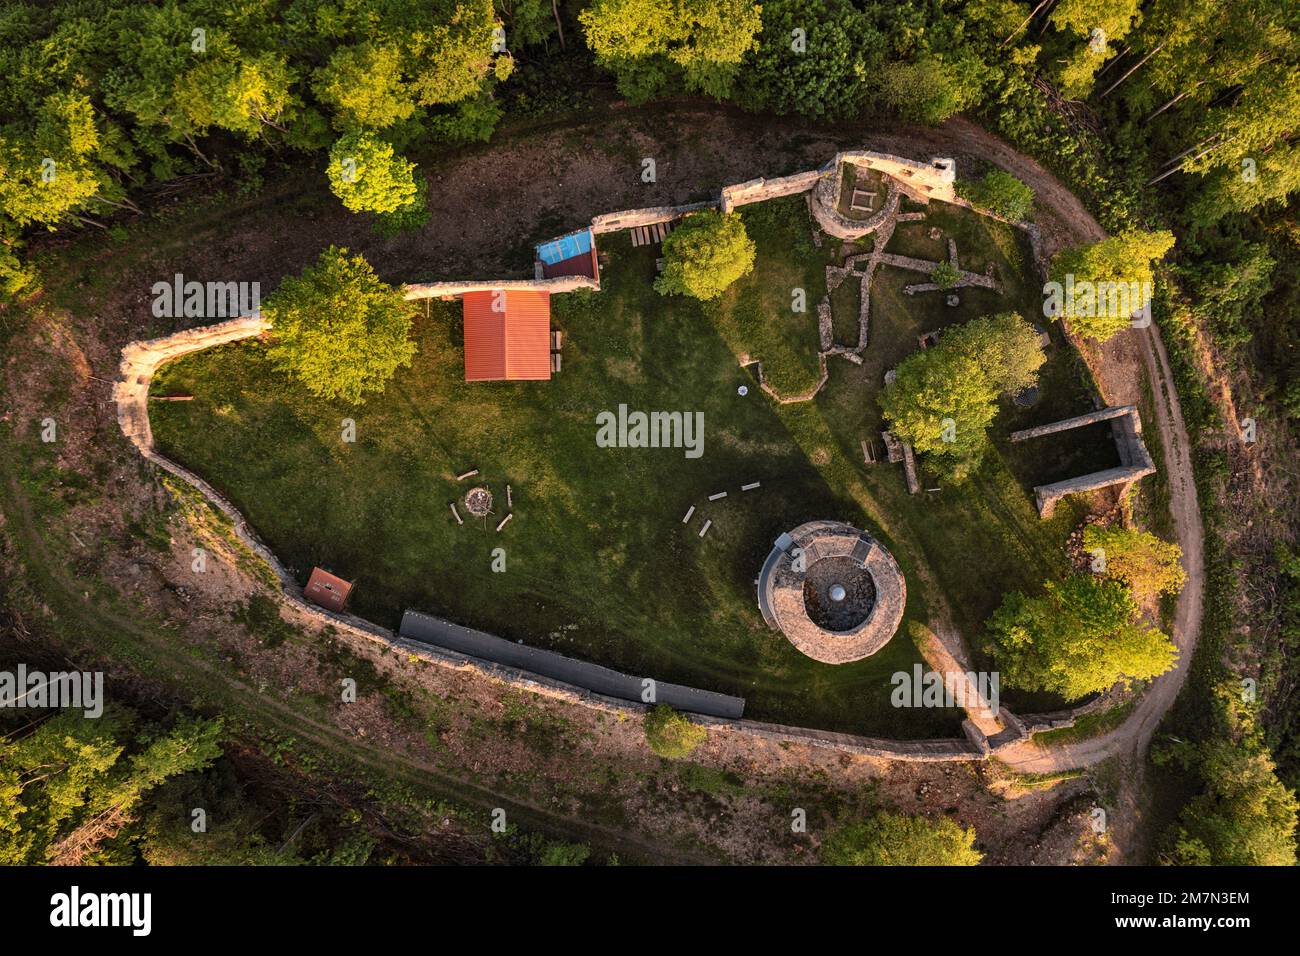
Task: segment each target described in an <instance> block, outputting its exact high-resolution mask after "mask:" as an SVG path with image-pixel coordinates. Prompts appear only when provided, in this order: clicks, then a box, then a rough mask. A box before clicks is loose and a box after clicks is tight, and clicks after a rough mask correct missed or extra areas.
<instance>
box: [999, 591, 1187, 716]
mask: <svg viewBox="0 0 1300 956" xmlns="http://www.w3.org/2000/svg"><path fill="white" fill-rule="evenodd" d="M989 633H990V634H991V636H992V639H993V643H992V647H991V650H992V652H993V654H994V657H995V659H996V660H997V664H998V668H999V670H1000V671H1001V673H1002V677H1003V680H1004V681H1005V682H1006V683H1007V685H1008V686H1011V687H1020V688H1024V689H1026V690H1045V691H1051V692H1053V693H1056V694H1060V695H1061V696H1062V697H1064V698H1065V699H1066V700H1078V699H1079V698H1081V697H1086V696H1087V695H1088V694H1095V693H1099V692H1101V691H1104V690H1108V689H1109V688H1110V687H1112V686H1113V685H1114V684H1116V683H1117V682H1122V681H1131V680H1148V679H1150V678H1152V677H1158V676H1159V675H1161V674H1163V673H1164V672H1165V671H1167V670H1169V669H1170V668H1171V667H1173V666H1174V663H1175V661H1176V660H1177V656H1178V654H1177V649H1176V648H1175V647H1174V644H1173V641H1171V640H1170V639H1169V638H1168V637H1167V636H1166V635H1164V634H1162V633H1160V631H1158V630H1157V629H1156V628H1154V627H1152V626H1151V625H1149V624H1146V623H1144V622H1142V621H1140V620H1139V619H1138V606H1137V602H1136V601H1134V600H1133V596H1132V594H1131V593H1130V591H1129V588H1128V587H1127V586H1126V585H1125V584H1123V583H1121V582H1119V581H1112V580H1108V579H1105V578H1100V577H1097V576H1094V575H1092V574H1089V573H1086V572H1085V573H1079V574H1072V575H1070V576H1069V577H1067V578H1065V579H1064V580H1062V581H1049V582H1047V584H1046V585H1045V593H1044V594H1042V595H1041V596H1039V597H1027V596H1025V595H1024V594H1021V593H1019V592H1013V593H1011V594H1008V595H1006V597H1005V598H1003V601H1002V606H1001V607H1000V608H998V610H997V612H996V613H994V615H993V617H992V618H990V620H989Z"/></svg>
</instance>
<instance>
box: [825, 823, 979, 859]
mask: <svg viewBox="0 0 1300 956" xmlns="http://www.w3.org/2000/svg"><path fill="white" fill-rule="evenodd" d="M981 859H983V856H982V854H981V853H980V851H979V850H977V849H975V831H974V829H971V828H963V827H961V826H959V825H958V824H956V823H954V822H953V821H952V820H949V819H948V818H947V817H941V818H940V819H938V820H927V819H926V818H925V817H909V816H901V815H899V814H894V813H877V814H876V815H875V816H874V817H872V818H871V819H869V820H867V821H865V822H862V823H851V824H849V825H848V826H845V827H841V828H840V829H839V830H836V831H834V832H833V833H831V834H830V835H829V836H827V837H826V842H825V843H824V844H823V845H822V862H823V863H827V864H829V865H831V866H977V865H979V862H980V860H981Z"/></svg>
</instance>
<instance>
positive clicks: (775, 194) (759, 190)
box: [721, 169, 822, 212]
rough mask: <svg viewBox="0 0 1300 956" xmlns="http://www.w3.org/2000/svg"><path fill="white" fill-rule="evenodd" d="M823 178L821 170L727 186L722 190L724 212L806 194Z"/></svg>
mask: <svg viewBox="0 0 1300 956" xmlns="http://www.w3.org/2000/svg"><path fill="white" fill-rule="evenodd" d="M821 178H822V172H821V170H818V169H810V170H808V171H807V172H803V173H795V174H794V175H793V176H780V177H778V178H776V179H762V178H759V179H751V180H749V181H748V182H743V183H737V184H736V185H734V186H726V187H724V188H723V190H722V202H721V207H722V211H723V212H731V211H732V210H733V209H735V208H736V207H737V206H746V205H749V204H750V203H756V202H764V201H766V200H768V199H779V198H780V197H782V196H794V195H797V194H798V193H806V192H807V191H808V190H810V189H812V188H813V187H814V186H816V185H817V182H818V180H820V179H821Z"/></svg>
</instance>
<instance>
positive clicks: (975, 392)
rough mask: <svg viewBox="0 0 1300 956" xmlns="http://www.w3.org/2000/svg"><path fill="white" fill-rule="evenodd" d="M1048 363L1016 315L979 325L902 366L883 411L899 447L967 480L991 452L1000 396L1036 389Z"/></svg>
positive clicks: (963, 328) (956, 330) (953, 331)
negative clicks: (905, 444)
mask: <svg viewBox="0 0 1300 956" xmlns="http://www.w3.org/2000/svg"><path fill="white" fill-rule="evenodd" d="M1044 360H1045V359H1044V355H1043V349H1042V346H1041V345H1040V344H1039V342H1038V335H1037V333H1036V332H1035V331H1034V329H1033V327H1032V326H1031V325H1029V323H1027V322H1026V321H1025V320H1024V319H1022V318H1021V317H1020V316H1018V315H1016V314H1015V313H1010V312H1008V313H1004V314H1002V315H996V316H988V317H985V318H982V319H974V320H972V321H970V322H967V323H966V324H965V325H959V326H954V327H951V328H949V329H946V330H944V334H943V336H942V337H941V338H940V339H939V341H938V343H937V344H936V345H934V346H932V347H930V348H928V349H924V350H921V351H918V352H913V353H912V354H911V355H909V356H908V357H907V358H905V359H904V360H903V361H902V362H900V363H899V365H898V370H897V371H898V374H897V376H896V377H895V379H894V381H893V383H892V384H890V385H888V386H886V388H885V390H884V392H882V393H881V396H880V407H881V410H882V411H883V412H884V414H885V418H886V419H888V421H889V423H890V427H891V428H892V429H893V430H894V433H895V434H896V435H898V437H899V438H900V439H902V440H903V441H905V442H909V443H910V444H911V445H912V446H913V448H915V449H916V451H917V452H920V453H922V454H927V455H930V456H931V459H930V460H931V464H932V465H933V466H934V467H937V468H938V469H940V470H942V471H944V472H946V473H947V474H949V475H950V476H951V477H952V478H954V479H956V480H961V479H963V478H965V476H966V475H967V474H968V473H969V472H970V470H971V469H972V468H974V467H975V466H976V465H978V463H979V461H980V460H981V459H982V458H983V456H984V452H985V450H986V449H987V447H988V436H987V434H986V430H987V429H988V426H989V425H990V424H991V423H992V421H993V419H994V417H995V416H996V415H997V411H998V408H997V401H998V396H999V395H1001V394H1003V393H1004V392H1014V391H1019V390H1020V389H1023V388H1026V387H1028V386H1030V385H1032V384H1034V382H1036V381H1037V378H1038V369H1039V368H1040V367H1041V366H1042V364H1043V362H1044Z"/></svg>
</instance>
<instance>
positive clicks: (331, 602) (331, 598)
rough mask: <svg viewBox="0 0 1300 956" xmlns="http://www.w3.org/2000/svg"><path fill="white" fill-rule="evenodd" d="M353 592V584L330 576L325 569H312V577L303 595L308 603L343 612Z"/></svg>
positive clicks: (308, 580)
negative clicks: (349, 595)
mask: <svg viewBox="0 0 1300 956" xmlns="http://www.w3.org/2000/svg"><path fill="white" fill-rule="evenodd" d="M351 592H352V582H350V581H344V580H343V579H342V578H340V577H336V576H335V575H333V574H330V573H329V572H328V571H326V570H325V569H323V568H312V569H311V577H310V578H308V579H307V587H305V588H304V589H303V594H304V596H306V598H307V600H308V601H311V602H312V603H313V604H319V605H320V606H321V607H323V608H325V609H326V610H330V611H341V610H343V605H345V604H347V603H348V594H350V593H351Z"/></svg>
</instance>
